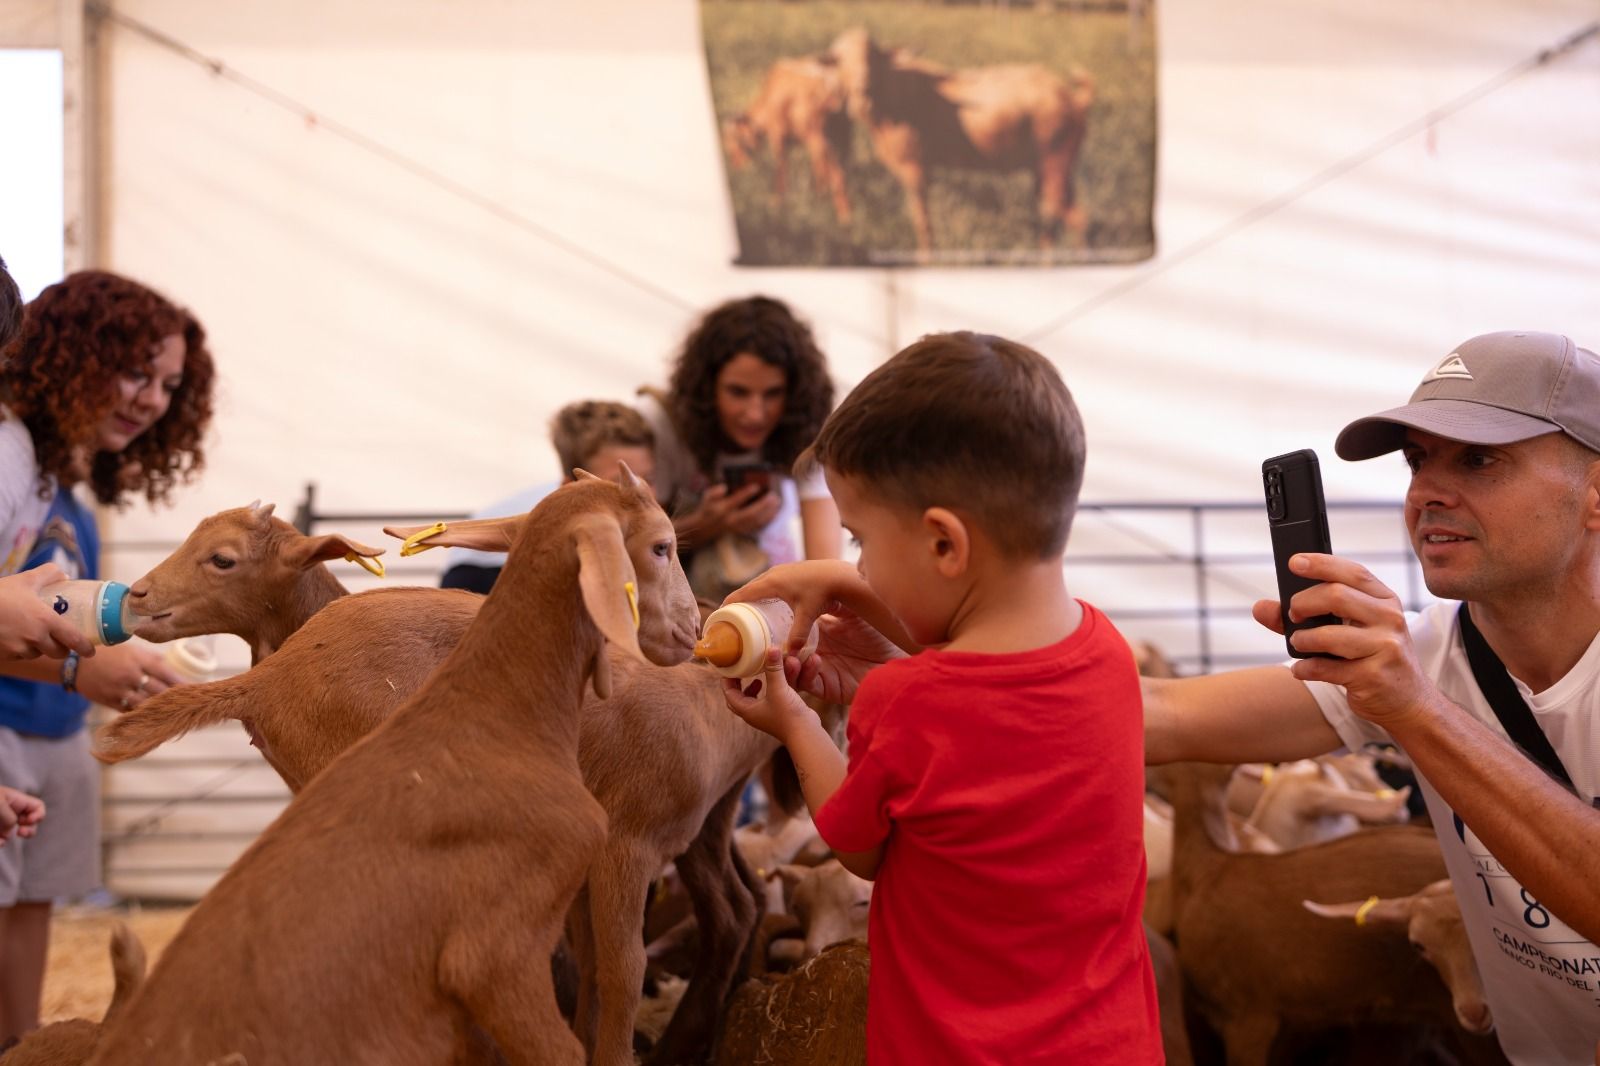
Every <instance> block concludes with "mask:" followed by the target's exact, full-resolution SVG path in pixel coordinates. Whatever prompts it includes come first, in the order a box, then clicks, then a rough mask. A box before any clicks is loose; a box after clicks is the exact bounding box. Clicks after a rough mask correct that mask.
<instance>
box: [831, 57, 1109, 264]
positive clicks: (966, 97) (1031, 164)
mask: <svg viewBox="0 0 1600 1066" xmlns="http://www.w3.org/2000/svg"><path fill="white" fill-rule="evenodd" d="M829 52H830V53H831V54H832V56H833V58H834V60H835V61H836V62H837V63H838V65H839V74H840V77H841V78H842V80H843V82H844V86H845V90H846V92H847V93H848V94H849V97H850V114H851V117H853V118H854V119H856V121H858V122H860V123H862V124H863V125H864V126H866V127H867V129H868V130H869V131H870V133H871V135H872V147H873V150H874V151H875V152H876V153H877V156H878V159H879V160H880V161H881V162H882V163H883V165H884V166H885V167H887V168H888V169H889V172H890V173H891V174H893V175H894V177H895V178H896V179H897V180H898V181H899V182H900V184H901V186H903V187H904V189H905V193H906V209H907V211H908V212H909V213H910V215H911V225H912V228H913V229H914V230H915V231H916V236H917V250H918V252H919V253H921V255H922V256H923V257H924V258H926V257H927V256H928V254H929V253H930V251H931V250H932V248H933V224H932V222H931V221H930V220H929V217H928V177H929V173H930V171H932V170H933V169H934V168H936V167H960V168H978V169H985V170H1017V169H1022V168H1028V169H1031V170H1032V171H1033V174H1034V183H1035V192H1036V194H1037V199H1038V209H1039V240H1040V244H1041V245H1042V246H1045V247H1049V246H1051V245H1053V244H1054V243H1055V242H1056V241H1057V240H1059V239H1060V236H1061V231H1062V230H1063V229H1066V230H1068V231H1070V232H1071V233H1072V235H1073V237H1074V239H1081V238H1082V236H1083V233H1084V230H1085V227H1086V222H1085V218H1084V212H1083V208H1082V206H1080V205H1079V204H1078V203H1077V202H1076V198H1075V196H1074V192H1073V170H1074V169H1075V168H1076V166H1077V162H1078V149H1079V148H1080V147H1081V146H1082V144H1083V135H1084V131H1085V130H1086V129H1087V128H1088V115H1089V106H1090V104H1091V103H1092V102H1093V101H1094V79H1093V78H1092V77H1090V76H1089V75H1088V74H1087V73H1085V72H1084V71H1081V70H1075V71H1073V72H1072V74H1071V75H1070V77H1069V79H1068V80H1065V81H1063V80H1062V79H1061V78H1060V77H1059V76H1058V75H1056V74H1055V73H1053V72H1052V71H1049V70H1046V69H1045V68H1044V67H1041V66H1038V65H1037V64H1029V65H1021V64H1018V65H1006V66H991V67H971V68H966V69H961V70H946V69H945V68H943V67H940V66H938V65H937V64H934V63H930V62H928V61H926V60H922V59H918V58H917V57H915V56H911V55H908V54H906V53H904V52H891V51H888V50H886V49H884V48H880V47H879V46H878V44H877V43H876V42H874V41H873V40H872V38H871V37H870V36H869V35H868V34H867V31H866V30H865V29H864V28H862V27H859V26H858V27H855V28H853V29H849V30H846V31H845V32H844V33H842V34H840V35H839V37H838V38H837V39H836V40H835V41H834V42H833V44H832V45H831V46H830V48H829Z"/></svg>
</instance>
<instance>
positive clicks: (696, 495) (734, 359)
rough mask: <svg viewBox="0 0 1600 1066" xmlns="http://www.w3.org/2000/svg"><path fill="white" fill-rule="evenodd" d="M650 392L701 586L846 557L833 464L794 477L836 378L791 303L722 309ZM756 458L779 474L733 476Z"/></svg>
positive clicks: (662, 455)
mask: <svg viewBox="0 0 1600 1066" xmlns="http://www.w3.org/2000/svg"><path fill="white" fill-rule="evenodd" d="M641 391H642V392H643V393H644V396H645V398H644V400H643V402H642V403H641V404H640V412H641V413H642V414H643V415H644V416H645V419H646V421H648V422H649V423H650V428H651V429H652V430H653V431H654V433H655V438H656V485H655V488H656V495H657V496H658V497H659V498H660V499H661V501H662V503H663V505H665V506H666V508H667V510H668V512H670V513H671V514H672V515H673V525H675V526H676V527H677V530H678V538H679V541H680V543H681V544H683V545H684V547H685V549H686V550H687V551H688V552H689V553H690V561H689V572H690V582H691V584H693V585H694V588H695V592H696V594H698V595H700V596H702V597H705V598H708V599H714V600H721V599H722V597H723V595H725V594H726V593H727V592H730V591H732V590H733V589H734V588H737V587H739V586H740V585H742V584H744V583H745V582H746V581H748V580H749V579H750V578H751V577H754V576H755V574H756V573H758V572H759V571H760V570H763V569H765V568H766V567H767V566H771V565H774V564H777V563H786V562H794V561H796V560H799V559H819V558H838V555H839V548H840V527H839V511H838V509H837V508H836V507H835V506H834V504H833V499H832V498H831V497H830V496H829V495H828V489H827V486H826V485H825V484H824V483H823V482H822V476H821V472H820V471H816V472H813V474H812V475H810V476H802V477H800V478H798V479H796V477H795V476H794V462H795V460H796V459H797V458H798V457H799V456H800V453H801V452H803V451H805V449H806V448H807V447H809V446H810V444H811V441H812V439H813V438H814V437H815V436H816V435H817V430H819V429H821V428H822V422H823V420H824V419H826V418H827V417H828V412H829V411H830V410H832V409H833V382H832V381H830V380H829V378H828V364H827V360H826V359H825V358H824V357H823V355H822V351H821V349H819V348H818V347H817V342H816V340H815V338H813V337H812V335H811V330H810V328H809V327H808V326H806V324H805V323H804V322H802V321H800V319H799V318H797V317H796V316H795V314H794V312H793V311H791V310H790V309H789V307H788V305H787V304H784V303H783V302H782V301H780V300H774V299H772V298H771V297H769V296H749V297H744V298H742V299H737V300H729V301H727V302H726V303H723V304H721V305H719V306H717V307H715V308H712V309H711V310H710V311H708V312H707V313H706V314H705V316H704V317H702V318H701V319H700V321H699V322H698V323H697V324H696V325H695V327H694V329H693V330H692V331H691V332H690V333H689V336H688V337H687V339H685V341H684V343H683V349H682V351H681V352H680V353H679V355H678V358H677V360H676V362H675V363H674V364H673V368H672V377H671V381H670V383H669V386H668V389H667V391H666V392H665V393H662V392H658V391H656V390H652V389H645V390H641ZM753 465H764V466H766V467H768V468H770V475H769V476H764V477H759V479H756V480H751V481H749V482H747V483H745V484H742V485H738V486H737V487H734V486H731V485H730V484H729V478H728V473H729V471H731V470H733V469H735V468H739V467H750V466H753ZM769 489H770V491H769Z"/></svg>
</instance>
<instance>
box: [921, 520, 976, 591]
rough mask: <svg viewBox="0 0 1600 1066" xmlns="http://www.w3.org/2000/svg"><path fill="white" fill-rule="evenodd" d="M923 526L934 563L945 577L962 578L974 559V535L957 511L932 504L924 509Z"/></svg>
mask: <svg viewBox="0 0 1600 1066" xmlns="http://www.w3.org/2000/svg"><path fill="white" fill-rule="evenodd" d="M922 529H923V533H924V534H925V535H926V537H927V541H928V550H929V551H930V552H931V553H932V554H933V565H934V567H935V568H936V569H937V570H938V571H939V573H940V575H942V576H944V577H960V576H961V575H962V574H964V573H966V571H967V566H968V564H969V563H971V561H972V534H971V531H969V530H968V529H967V524H966V523H965V522H963V521H962V520H961V517H960V516H959V515H957V514H956V513H955V512H954V511H951V510H949V509H948V508H944V507H930V508H928V509H927V510H926V511H923V512H922Z"/></svg>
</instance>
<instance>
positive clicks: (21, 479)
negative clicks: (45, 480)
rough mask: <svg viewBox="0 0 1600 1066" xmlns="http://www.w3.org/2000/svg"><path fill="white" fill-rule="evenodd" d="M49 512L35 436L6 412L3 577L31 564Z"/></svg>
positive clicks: (1, 469)
mask: <svg viewBox="0 0 1600 1066" xmlns="http://www.w3.org/2000/svg"><path fill="white" fill-rule="evenodd" d="M0 411H4V408H0ZM51 495H54V493H53V492H52V493H51ZM49 511H50V497H49V496H46V497H45V498H44V499H40V498H39V464H38V460H37V459H36V458H35V456H34V451H33V437H32V436H30V435H29V434H28V427H26V426H24V425H23V424H22V420H21V419H19V418H17V417H16V416H15V415H13V414H11V413H10V412H9V411H5V421H3V422H0V577H3V576H5V575H7V574H14V573H16V572H17V570H19V569H20V568H21V567H22V564H23V563H24V562H26V561H27V558H28V553H29V552H30V551H31V550H33V542H34V541H35V540H36V539H37V538H38V536H39V527H40V526H41V525H42V524H43V523H44V518H45V515H46V514H48V513H49Z"/></svg>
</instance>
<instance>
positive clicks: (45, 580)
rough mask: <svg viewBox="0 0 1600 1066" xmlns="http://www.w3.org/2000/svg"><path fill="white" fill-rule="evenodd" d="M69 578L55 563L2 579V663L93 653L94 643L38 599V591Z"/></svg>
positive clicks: (0, 654) (0, 647)
mask: <svg viewBox="0 0 1600 1066" xmlns="http://www.w3.org/2000/svg"><path fill="white" fill-rule="evenodd" d="M65 580H67V575H66V574H65V573H64V572H62V569H61V568H60V567H59V566H57V565H55V564H54V563H46V564H45V565H43V566H39V567H35V568H34V569H32V570H24V571H23V572H22V573H20V574H12V575H11V576H10V577H0V660H15V659H34V658H37V657H39V656H40V655H48V656H49V657H50V658H52V659H65V658H66V657H67V653H68V652H74V651H75V652H77V653H78V654H79V655H82V656H90V655H93V654H94V644H93V643H92V642H90V640H89V638H88V636H87V635H85V634H83V633H80V632H78V631H77V630H76V629H74V628H73V627H72V626H71V625H69V624H68V623H67V621H66V620H65V619H64V618H62V617H61V616H60V615H58V614H56V613H55V612H54V611H52V610H51V609H50V608H49V607H47V606H46V605H45V603H44V601H43V600H41V599H39V590H40V589H42V588H44V587H45V586H46V585H53V584H55V583H56V582H57V581H65Z"/></svg>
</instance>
